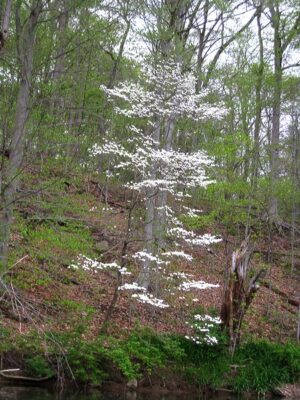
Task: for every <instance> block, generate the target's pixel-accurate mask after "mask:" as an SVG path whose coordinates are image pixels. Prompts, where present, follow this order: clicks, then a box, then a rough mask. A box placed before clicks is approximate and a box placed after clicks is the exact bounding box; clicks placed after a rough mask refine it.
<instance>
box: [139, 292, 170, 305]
mask: <svg viewBox="0 0 300 400" xmlns="http://www.w3.org/2000/svg"><path fill="white" fill-rule="evenodd" d="M132 297H133V298H135V299H136V300H137V301H139V302H140V303H143V304H150V305H151V306H154V307H158V308H168V307H170V306H169V305H168V304H166V303H165V302H164V300H162V299H158V298H157V297H154V296H153V295H152V294H150V293H135V294H133V295H132Z"/></svg>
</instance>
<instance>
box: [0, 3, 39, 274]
mask: <svg viewBox="0 0 300 400" xmlns="http://www.w3.org/2000/svg"><path fill="white" fill-rule="evenodd" d="M19 7H20V3H19ZM41 9H42V2H41V1H38V2H37V3H36V5H35V7H34V8H32V9H31V12H30V15H29V17H28V19H27V21H26V22H25V24H24V26H23V27H21V25H20V15H19V13H20V9H19V8H18V7H17V9H16V29H17V32H18V33H19V35H18V43H17V47H18V56H19V62H20V87H19V93H18V97H17V105H16V116H15V123H14V128H13V133H12V140H11V144H10V151H9V159H8V162H7V168H6V171H5V186H4V185H3V186H4V187H3V188H2V193H1V209H0V275H3V273H4V272H5V270H6V268H7V256H8V245H9V236H10V226H11V223H12V217H13V204H14V201H15V193H16V189H17V187H18V184H19V178H20V168H21V165H22V161H23V153H24V143H25V133H26V132H25V124H26V121H27V118H28V107H29V98H30V86H31V79H32V69H33V49H34V42H35V35H36V27H37V23H38V19H39V15H40V12H41Z"/></svg>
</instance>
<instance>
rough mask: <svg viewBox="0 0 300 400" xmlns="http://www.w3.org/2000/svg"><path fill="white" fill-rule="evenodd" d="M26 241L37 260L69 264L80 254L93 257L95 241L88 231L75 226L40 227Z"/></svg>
mask: <svg viewBox="0 0 300 400" xmlns="http://www.w3.org/2000/svg"><path fill="white" fill-rule="evenodd" d="M26 239H27V241H28V245H29V246H30V248H31V249H34V250H35V256H36V257H37V259H39V260H41V261H43V260H58V259H59V260H60V261H61V263H69V262H71V261H72V259H73V258H74V257H76V256H78V254H85V255H88V256H89V255H93V239H92V236H91V234H90V232H89V230H88V229H86V228H85V227H83V226H81V227H79V226H78V225H77V227H76V228H75V226H74V224H70V225H67V226H62V227H60V226H57V227H48V226H44V225H39V226H38V227H37V228H36V229H32V230H30V231H29V232H28V234H27V236H26Z"/></svg>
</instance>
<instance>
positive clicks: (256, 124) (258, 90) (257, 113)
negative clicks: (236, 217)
mask: <svg viewBox="0 0 300 400" xmlns="http://www.w3.org/2000/svg"><path fill="white" fill-rule="evenodd" d="M257 33H258V41H259V65H258V70H257V78H256V83H255V122H254V135H253V136H254V146H253V171H252V174H253V175H252V184H253V186H254V187H256V184H257V178H258V171H259V148H260V128H261V113H262V101H261V90H262V83H263V74H264V48H263V39H262V27H261V10H260V11H259V13H258V14H257Z"/></svg>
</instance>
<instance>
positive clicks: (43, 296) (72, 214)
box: [1, 170, 299, 342]
mask: <svg viewBox="0 0 300 400" xmlns="http://www.w3.org/2000/svg"><path fill="white" fill-rule="evenodd" d="M32 188H36V189H37V190H35V191H33V190H32ZM102 195H103V193H102V192H101V185H100V184H99V183H98V178H97V176H96V177H95V176H94V177H92V176H83V175H76V174H74V175H72V174H71V175H70V174H69V175H68V177H67V178H66V177H62V176H61V175H60V172H55V171H52V172H51V173H48V175H47V176H46V177H44V178H43V180H41V177H40V176H39V174H38V173H37V171H34V170H32V171H28V173H27V179H26V180H25V184H24V186H23V187H22V189H21V191H20V200H19V202H18V206H17V209H16V213H15V221H14V226H13V230H12V236H11V245H10V265H11V269H10V271H9V273H8V276H7V277H8V278H9V281H10V282H11V284H12V285H13V287H14V288H15V290H16V291H17V292H18V293H19V294H20V296H21V297H20V298H21V299H22V300H23V301H24V307H25V308H27V309H28V310H30V315H31V317H30V318H29V319H28V318H26V319H24V320H23V321H21V322H20V320H18V318H17V317H18V313H20V312H21V313H22V310H21V309H19V310H17V315H13V314H12V313H10V312H7V313H5V312H4V315H3V316H2V322H1V324H2V325H3V326H6V327H8V328H11V331H12V332H14V335H16V336H18V335H20V334H21V335H22V334H23V333H26V332H28V331H30V330H31V329H32V328H34V327H35V325H36V324H37V325H38V326H39V328H42V329H44V330H58V331H68V330H71V329H74V327H75V326H76V325H80V324H82V323H84V324H87V325H88V326H89V329H88V330H86V333H85V335H86V337H87V338H92V337H93V336H95V335H97V334H98V333H99V331H100V329H101V327H102V325H103V320H104V316H105V313H106V311H107V309H108V307H109V305H110V303H111V300H112V298H113V293H114V290H115V287H116V285H117V279H116V276H115V274H114V273H113V272H112V271H110V272H109V271H100V272H97V273H93V272H87V271H80V270H74V269H72V268H70V265H72V264H74V263H76V260H77V257H78V256H79V255H80V254H83V255H86V256H88V257H91V258H93V259H99V260H101V261H102V262H113V261H117V262H119V261H120V254H121V249H122V246H123V243H124V240H125V235H126V226H127V216H128V198H129V195H130V194H129V193H128V192H126V191H124V190H123V189H121V188H118V187H115V186H113V185H111V186H110V188H109V196H108V201H107V205H106V206H105V204H104V203H103V196H102ZM199 208H201V204H200V205H199ZM141 215H142V214H141ZM206 232H210V233H212V234H216V233H217V234H221V235H223V237H224V236H225V230H224V227H223V226H222V225H220V224H217V223H216V224H213V225H211V226H206V227H205V230H204V229H202V230H201V229H199V233H206ZM141 234H142V233H141V227H140V232H139V231H138V233H137V235H136V238H137V239H141V236H140V237H139V235H141ZM240 242H241V240H240V239H239V237H238V235H237V234H231V235H228V234H226V240H224V241H223V242H222V243H219V244H216V245H214V246H212V250H210V251H208V250H206V249H203V248H198V249H194V250H193V251H192V255H193V261H192V262H187V261H186V262H183V261H180V262H178V261H177V262H176V263H174V265H172V266H171V268H172V270H173V271H180V272H184V273H186V274H192V275H193V279H195V280H203V281H205V282H209V283H213V284H219V287H216V288H211V289H206V290H192V291H190V292H188V293H186V292H185V293H183V294H182V293H180V292H178V291H176V290H173V288H172V287H171V286H168V283H167V282H166V283H164V284H162V287H161V294H162V295H161V297H163V298H164V299H165V301H166V302H167V303H168V304H169V305H170V307H169V308H166V309H154V308H153V307H151V306H150V305H145V304H141V303H138V302H136V301H133V299H132V298H131V295H130V293H128V292H127V293H126V292H125V291H122V292H121V291H120V294H119V298H118V301H117V304H116V307H115V308H114V310H113V312H112V315H111V317H110V323H109V328H108V329H109V333H110V334H112V335H115V336H117V337H120V336H126V335H127V333H128V332H129V331H130V330H131V329H132V327H135V326H137V325H139V326H148V327H152V328H153V329H154V330H155V331H156V332H168V333H179V334H183V335H185V334H188V327H187V324H186V322H187V321H188V320H189V319H190V318H191V315H193V314H194V313H195V312H204V313H213V314H218V313H219V310H220V305H221V300H222V293H223V288H224V273H225V272H224V271H225V270H226V268H229V266H230V263H231V253H232V251H233V250H235V249H236V248H238V247H239V245H240ZM271 245H272V249H273V255H272V259H271V260H269V262H268V260H267V257H268V248H269V247H270V241H268V236H267V234H266V235H260V236H259V238H257V239H256V243H255V252H254V257H253V261H252V263H253V268H254V269H255V268H261V267H264V268H266V269H267V275H266V277H265V278H264V282H263V284H262V285H261V288H260V290H259V291H258V293H257V294H256V297H255V299H254V301H253V303H252V305H251V307H250V309H249V311H248V313H247V315H246V319H245V322H244V326H243V338H244V339H247V338H252V339H253V338H266V339H269V340H272V341H277V342H285V341H288V340H290V339H295V337H296V330H297V313H298V307H297V304H298V303H299V276H295V274H294V275H293V276H292V277H291V273H290V268H291V266H290V262H291V257H290V241H289V237H288V234H286V233H283V234H282V233H279V232H275V233H273V235H272V243H271ZM138 250H142V248H141V244H140V242H139V241H138V240H137V241H134V242H132V243H131V244H130V245H129V247H128V252H127V253H128V255H130V254H132V253H134V252H136V251H138ZM296 256H297V254H296ZM297 262H298V263H299V255H298V258H296V263H297ZM296 267H297V264H296ZM298 267H299V265H298ZM128 269H129V270H130V271H131V272H132V275H131V276H125V277H124V282H132V281H133V280H134V276H136V274H137V271H138V266H137V265H136V264H135V263H133V262H132V261H131V262H130V263H129V265H128ZM297 296H298V297H297Z"/></svg>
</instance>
